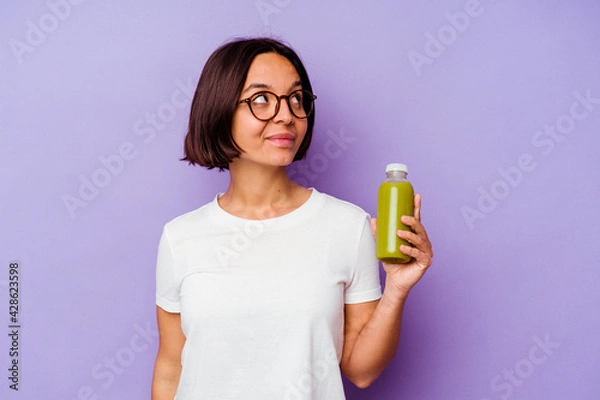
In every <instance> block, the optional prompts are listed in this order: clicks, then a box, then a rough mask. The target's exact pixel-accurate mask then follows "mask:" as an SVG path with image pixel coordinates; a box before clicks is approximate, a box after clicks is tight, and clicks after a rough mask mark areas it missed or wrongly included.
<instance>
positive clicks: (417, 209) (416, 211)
mask: <svg viewBox="0 0 600 400" xmlns="http://www.w3.org/2000/svg"><path fill="white" fill-rule="evenodd" d="M413 214H414V217H415V218H416V219H417V220H418V221H420V220H421V195H420V194H419V193H417V194H415V209H414V212H413Z"/></svg>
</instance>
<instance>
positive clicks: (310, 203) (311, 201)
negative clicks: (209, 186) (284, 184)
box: [212, 187, 324, 224]
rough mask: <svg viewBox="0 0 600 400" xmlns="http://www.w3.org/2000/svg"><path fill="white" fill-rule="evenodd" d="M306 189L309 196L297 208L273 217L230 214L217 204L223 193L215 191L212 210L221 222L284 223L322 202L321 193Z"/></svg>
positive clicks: (314, 208) (313, 209) (308, 213)
mask: <svg viewBox="0 0 600 400" xmlns="http://www.w3.org/2000/svg"><path fill="white" fill-rule="evenodd" d="M308 189H309V190H310V191H311V193H310V196H309V197H308V199H307V200H306V201H305V202H304V203H302V204H301V205H300V206H299V207H298V208H296V209H294V210H292V211H290V212H289V213H287V214H284V215H280V216H278V217H273V218H266V219H247V218H242V217H238V216H236V215H233V214H230V213H228V212H227V211H225V210H224V209H223V208H221V205H220V204H219V201H218V199H219V197H221V196H222V195H223V193H217V195H216V196H215V198H214V199H213V201H212V207H213V210H214V212H215V214H216V216H217V217H218V218H219V219H220V220H222V221H223V222H229V223H234V224H252V223H261V222H262V223H265V224H271V223H277V224H280V223H285V222H287V221H289V222H293V221H297V220H302V219H303V218H305V217H306V216H308V215H310V214H312V213H313V212H314V211H315V210H317V209H318V208H319V205H320V204H321V203H322V201H323V199H324V197H323V195H322V194H321V193H320V192H319V191H317V189H315V188H313V187H310V188H308Z"/></svg>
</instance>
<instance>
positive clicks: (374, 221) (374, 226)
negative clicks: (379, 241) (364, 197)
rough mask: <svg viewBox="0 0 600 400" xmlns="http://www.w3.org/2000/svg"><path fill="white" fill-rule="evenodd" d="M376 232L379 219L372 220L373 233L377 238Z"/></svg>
mask: <svg viewBox="0 0 600 400" xmlns="http://www.w3.org/2000/svg"><path fill="white" fill-rule="evenodd" d="M375 232H377V218H371V233H372V234H373V236H375Z"/></svg>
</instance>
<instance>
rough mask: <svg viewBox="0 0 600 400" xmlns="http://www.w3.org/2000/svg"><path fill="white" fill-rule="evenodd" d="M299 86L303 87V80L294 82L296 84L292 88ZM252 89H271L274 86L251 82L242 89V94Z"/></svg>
mask: <svg viewBox="0 0 600 400" xmlns="http://www.w3.org/2000/svg"><path fill="white" fill-rule="evenodd" d="M297 86H300V87H302V81H296V82H294V84H293V85H292V86H291V88H290V89H292V88H295V87H297ZM252 89H270V90H272V89H273V87H272V86H271V85H267V84H266V83H251V84H250V85H249V86H248V87H247V88H246V89H244V90H243V91H242V94H244V93H246V92H248V91H250V90H252Z"/></svg>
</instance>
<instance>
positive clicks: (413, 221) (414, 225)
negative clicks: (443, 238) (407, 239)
mask: <svg viewBox="0 0 600 400" xmlns="http://www.w3.org/2000/svg"><path fill="white" fill-rule="evenodd" d="M400 221H401V222H402V223H403V224H404V225H406V226H408V227H410V228H411V229H412V230H413V232H414V233H416V234H417V235H424V236H427V231H425V227H424V226H423V224H422V223H421V221H419V220H418V219H417V218H416V217H411V216H410V215H403V216H402V217H401V218H400Z"/></svg>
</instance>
